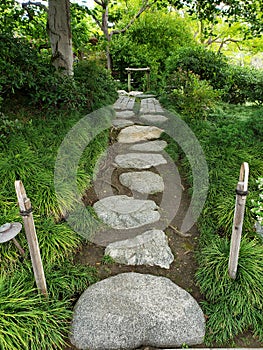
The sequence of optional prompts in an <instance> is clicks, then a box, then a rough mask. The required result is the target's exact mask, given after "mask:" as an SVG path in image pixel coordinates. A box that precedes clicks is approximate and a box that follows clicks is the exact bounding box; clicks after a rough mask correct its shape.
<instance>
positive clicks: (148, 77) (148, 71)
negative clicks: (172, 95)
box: [146, 68, 150, 91]
mask: <svg viewBox="0 0 263 350" xmlns="http://www.w3.org/2000/svg"><path fill="white" fill-rule="evenodd" d="M146 78H147V91H150V68H149V69H148V70H147V71H146Z"/></svg>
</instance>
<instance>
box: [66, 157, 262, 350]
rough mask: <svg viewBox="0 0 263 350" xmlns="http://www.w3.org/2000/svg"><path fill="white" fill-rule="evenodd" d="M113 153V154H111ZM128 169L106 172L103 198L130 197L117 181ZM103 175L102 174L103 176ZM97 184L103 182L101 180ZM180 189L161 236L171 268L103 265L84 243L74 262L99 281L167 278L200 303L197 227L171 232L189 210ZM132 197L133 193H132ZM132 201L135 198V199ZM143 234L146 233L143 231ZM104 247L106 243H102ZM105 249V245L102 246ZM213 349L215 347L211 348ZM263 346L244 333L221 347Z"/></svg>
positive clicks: (97, 251)
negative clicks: (135, 274) (117, 277)
mask: <svg viewBox="0 0 263 350" xmlns="http://www.w3.org/2000/svg"><path fill="white" fill-rule="evenodd" d="M113 153H114V152H113ZM112 157H113V155H111V156H110V157H107V160H106V163H104V164H103V166H102V165H100V167H101V169H100V170H102V171H101V172H102V173H103V178H104V179H105V169H110V166H111V164H112ZM100 170H98V175H97V178H96V182H99V181H100V176H99V174H100ZM129 170H130V169H125V170H113V169H110V170H109V173H110V174H111V176H110V182H109V183H108V185H109V188H108V190H106V191H104V192H105V193H104V196H107V195H109V193H108V191H110V192H111V194H112V193H113V194H116V195H117V194H126V195H128V196H131V195H132V193H131V191H129V189H127V188H126V187H124V186H122V185H121V184H120V182H119V180H118V178H119V174H120V173H121V172H123V171H125V172H127V171H129ZM150 170H151V171H154V172H157V171H156V169H154V168H153V169H150ZM103 171H104V172H103ZM101 181H103V182H104V184H103V185H104V186H105V181H104V180H103V179H101ZM181 181H182V183H181V185H180V186H181V188H182V192H181V194H182V197H181V201H180V206H179V209H178V211H177V214H176V216H175V218H174V219H173V221H172V222H171V223H170V225H169V227H167V228H166V229H165V233H166V235H167V237H168V240H169V246H170V248H171V250H172V252H173V254H174V258H175V259H174V262H173V263H172V264H171V266H170V268H169V269H164V268H160V267H158V266H145V265H143V266H127V265H121V264H118V263H112V262H110V263H109V262H108V263H107V262H105V261H104V260H103V257H104V249H105V247H103V246H102V245H101V244H96V243H91V242H88V243H85V244H84V245H83V246H82V248H81V249H80V251H79V252H78V254H77V255H76V256H75V262H76V263H80V264H83V265H88V266H93V267H95V268H96V269H97V273H98V278H99V280H102V279H105V278H108V277H110V276H114V275H117V274H120V273H124V272H138V273H142V274H152V275H156V276H163V277H167V278H169V279H170V280H172V281H173V282H174V283H176V284H177V285H179V286H180V287H182V288H183V289H185V290H186V291H188V292H189V293H190V294H191V295H192V296H193V297H194V298H195V299H196V300H197V301H198V302H200V301H202V300H203V297H202V295H201V293H200V290H199V288H198V286H197V285H196V283H195V272H196V270H197V262H196V258H195V255H196V252H197V250H198V239H199V233H198V229H197V226H196V225H194V226H193V227H192V228H191V229H190V231H189V232H187V233H188V234H189V237H182V236H181V235H180V233H178V232H177V230H175V229H173V228H172V227H174V228H177V227H180V224H181V222H182V220H183V218H184V216H185V212H186V209H187V208H188V207H189V203H190V196H189V195H188V185H187V183H186V182H185V181H184V180H183V179H181ZM97 193H98V185H96V189H95V188H94V186H93V187H91V188H90V189H89V190H88V191H87V192H86V195H85V196H84V198H83V201H84V202H85V204H86V205H92V204H94V203H95V202H96V201H97V200H98V195H97ZM133 195H134V193H133ZM134 197H136V194H135V196H134ZM148 199H153V200H154V201H155V202H156V203H157V204H159V203H160V202H161V201H162V194H160V193H159V194H155V195H149V196H148ZM145 231H146V229H145ZM105 243H107V242H105ZM105 245H106V244H105ZM215 346H216V345H215ZM262 346H263V344H262V343H259V342H258V341H256V340H255V339H254V338H253V337H252V334H251V333H250V332H246V333H244V334H242V335H240V336H238V337H236V338H235V339H234V341H233V342H231V344H225V346H224V347H246V348H248V347H250V348H260V347H262ZM205 347H206V346H205V345H204V344H201V345H198V346H194V348H205ZM73 349H76V348H75V347H74V346H70V347H67V348H66V349H65V350H73ZM140 349H144V350H154V348H151V347H142V348H140Z"/></svg>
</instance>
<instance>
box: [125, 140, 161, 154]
mask: <svg viewBox="0 0 263 350" xmlns="http://www.w3.org/2000/svg"><path fill="white" fill-rule="evenodd" d="M166 146H167V142H166V141H163V140H155V141H148V142H140V143H137V144H135V145H132V146H130V147H129V150H130V151H140V152H161V151H163V150H164V149H165V147H166Z"/></svg>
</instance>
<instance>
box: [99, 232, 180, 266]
mask: <svg viewBox="0 0 263 350" xmlns="http://www.w3.org/2000/svg"><path fill="white" fill-rule="evenodd" d="M105 255H109V256H111V257H112V258H113V259H114V260H115V261H116V262H118V263H120V264H125V265H150V266H155V265H156V266H160V267H162V268H165V269H169V267H170V264H171V263H172V262H173V260H174V256H173V254H172V252H171V249H170V247H169V245H168V239H167V237H166V235H165V233H164V232H163V231H161V230H150V231H146V232H144V233H143V234H141V235H139V236H136V237H134V238H131V239H126V240H125V241H118V242H114V243H110V244H109V245H108V246H107V247H106V249H105Z"/></svg>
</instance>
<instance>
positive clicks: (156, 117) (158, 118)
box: [140, 114, 168, 123]
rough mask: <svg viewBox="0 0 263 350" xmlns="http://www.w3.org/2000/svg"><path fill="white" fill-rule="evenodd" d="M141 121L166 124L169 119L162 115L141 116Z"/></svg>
mask: <svg viewBox="0 0 263 350" xmlns="http://www.w3.org/2000/svg"><path fill="white" fill-rule="evenodd" d="M140 119H141V120H142V121H144V122H146V123H164V122H166V121H167V120H168V118H167V117H165V116H164V115H160V114H144V115H141V116H140Z"/></svg>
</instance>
